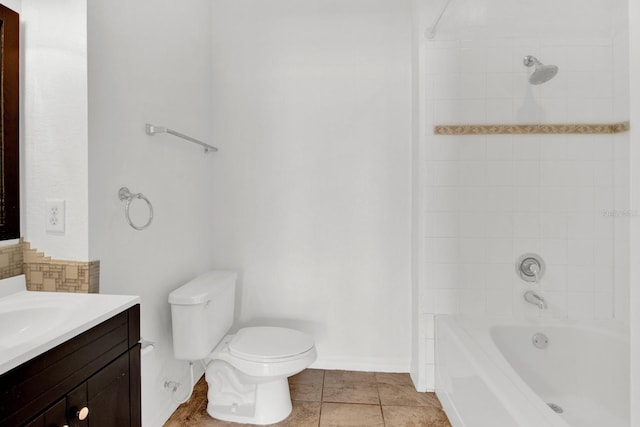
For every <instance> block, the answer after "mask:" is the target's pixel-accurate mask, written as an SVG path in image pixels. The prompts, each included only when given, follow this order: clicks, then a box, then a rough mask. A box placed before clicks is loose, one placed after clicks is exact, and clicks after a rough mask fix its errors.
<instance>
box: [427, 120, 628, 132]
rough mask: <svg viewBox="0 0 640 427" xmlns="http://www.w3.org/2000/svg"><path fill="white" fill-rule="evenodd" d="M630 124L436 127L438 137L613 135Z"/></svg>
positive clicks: (626, 128)
mask: <svg viewBox="0 0 640 427" xmlns="http://www.w3.org/2000/svg"><path fill="white" fill-rule="evenodd" d="M629 129H630V124H629V122H619V123H608V124H607V123H604V124H602V123H600V124H598V123H596V124H592V123H583V124H577V123H575V124H544V125H542V124H540V125H450V126H444V125H442V126H441V125H439V126H435V127H434V129H433V131H434V133H435V134H436V135H539V134H550V135H559V134H613V133H622V132H628V131H629Z"/></svg>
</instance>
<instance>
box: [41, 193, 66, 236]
mask: <svg viewBox="0 0 640 427" xmlns="http://www.w3.org/2000/svg"><path fill="white" fill-rule="evenodd" d="M64 205H65V201H64V200H60V199H47V200H46V201H45V207H46V210H45V229H46V230H47V231H50V232H53V233H64V220H65V212H64Z"/></svg>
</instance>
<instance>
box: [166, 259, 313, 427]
mask: <svg viewBox="0 0 640 427" xmlns="http://www.w3.org/2000/svg"><path fill="white" fill-rule="evenodd" d="M236 278H237V275H236V273H234V272H230V271H212V272H209V273H206V274H204V275H202V276H199V277H197V278H196V279H194V280H192V281H190V282H189V283H187V284H185V285H183V286H181V287H180V288H178V289H176V290H174V291H173V292H172V293H171V294H170V295H169V303H170V304H171V317H172V329H173V340H174V356H175V357H176V359H181V360H189V361H195V360H204V361H205V362H206V365H207V368H206V372H205V378H206V381H207V384H208V386H209V391H208V393H207V397H208V401H209V402H208V404H207V412H208V413H209V415H211V416H212V417H214V418H217V419H220V420H223V421H231V422H238V423H244V424H258V425H264V424H272V423H276V422H278V421H282V420H283V419H285V418H286V417H287V416H289V414H290V413H291V409H292V407H291V397H290V395H289V385H288V382H287V378H288V377H290V376H292V375H295V374H297V373H298V372H300V371H302V370H303V369H305V368H307V367H308V366H309V365H310V364H311V363H313V362H314V361H315V360H316V357H317V354H316V348H315V345H314V342H313V338H312V337H311V336H309V335H307V334H305V333H303V332H300V331H297V330H294V329H289V328H279V327H266V326H259V327H249V328H243V329H240V330H238V332H236V333H235V334H227V333H228V332H229V330H230V328H231V326H232V324H233V312H234V306H235V304H234V299H235V283H236Z"/></svg>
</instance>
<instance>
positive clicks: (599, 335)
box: [436, 316, 629, 427]
mask: <svg viewBox="0 0 640 427" xmlns="http://www.w3.org/2000/svg"><path fill="white" fill-rule="evenodd" d="M536 333H543V334H545V335H546V336H547V337H548V340H549V343H548V346H547V348H545V349H539V348H537V347H536V346H534V344H533V340H532V337H533V335H534V334H536ZM436 393H437V395H438V397H439V398H440V400H441V401H442V405H443V407H444V409H445V411H446V413H447V415H448V416H449V419H450V421H451V424H452V426H453V427H547V426H552V427H569V426H570V427H603V426H606V427H628V426H629V340H628V332H627V331H625V330H623V329H622V327H621V326H620V325H619V324H618V323H615V322H597V323H596V322H593V323H588V322H580V323H576V322H569V321H525V320H509V319H486V318H467V317H462V316H437V318H436ZM548 403H553V404H556V405H559V406H560V407H561V408H562V409H563V410H564V412H563V413H562V414H557V413H556V412H554V411H553V410H552V409H551V408H550V407H549V406H548Z"/></svg>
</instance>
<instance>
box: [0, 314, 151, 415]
mask: <svg viewBox="0 0 640 427" xmlns="http://www.w3.org/2000/svg"><path fill="white" fill-rule="evenodd" d="M139 341H140V305H134V306H133V307H131V308H129V309H127V310H125V311H123V312H121V313H119V314H116V315H115V316H113V317H111V318H110V319H108V320H106V321H104V322H102V323H100V324H98V325H97V326H95V327H93V328H91V329H89V330H87V331H86V332H83V333H81V334H80V335H77V336H76V337H74V338H71V339H70V340H68V341H66V342H65V343H63V344H60V345H58V346H57V347H54V348H52V349H51V350H49V351H47V352H45V353H43V354H41V355H39V356H37V357H35V358H34V359H32V360H30V361H28V362H26V363H23V364H22V365H20V366H18V367H16V368H14V369H12V370H10V371H8V372H5V373H4V374H2V375H0V426H3V427H4V426H6V427H9V426H29V427H54V426H57V427H63V426H69V427H79V426H83V427H85V426H90V427H116V426H117V427H126V426H131V427H139V426H140V425H141V400H140V344H139Z"/></svg>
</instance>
